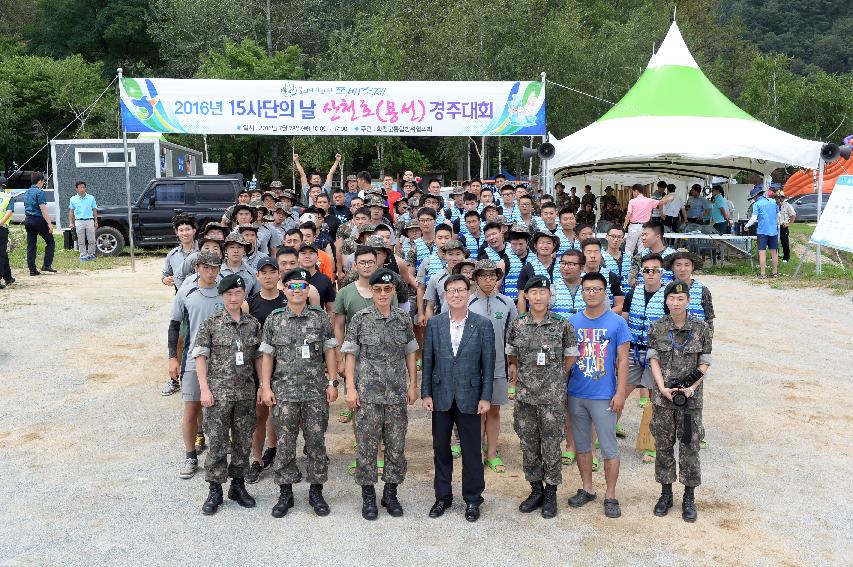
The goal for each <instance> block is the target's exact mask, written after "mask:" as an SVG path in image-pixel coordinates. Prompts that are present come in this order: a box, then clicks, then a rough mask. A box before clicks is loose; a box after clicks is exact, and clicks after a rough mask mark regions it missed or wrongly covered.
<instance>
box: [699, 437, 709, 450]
mask: <svg viewBox="0 0 853 567" xmlns="http://www.w3.org/2000/svg"><path fill="white" fill-rule="evenodd" d="M699 448H700V449H707V448H708V441H706V440H705V439H702V442H701V443H699Z"/></svg>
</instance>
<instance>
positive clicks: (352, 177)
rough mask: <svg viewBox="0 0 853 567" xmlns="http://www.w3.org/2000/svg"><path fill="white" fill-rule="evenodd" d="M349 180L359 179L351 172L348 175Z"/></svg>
mask: <svg viewBox="0 0 853 567" xmlns="http://www.w3.org/2000/svg"><path fill="white" fill-rule="evenodd" d="M347 181H358V176H357V175H353V174H352V173H350V174H349V175H347Z"/></svg>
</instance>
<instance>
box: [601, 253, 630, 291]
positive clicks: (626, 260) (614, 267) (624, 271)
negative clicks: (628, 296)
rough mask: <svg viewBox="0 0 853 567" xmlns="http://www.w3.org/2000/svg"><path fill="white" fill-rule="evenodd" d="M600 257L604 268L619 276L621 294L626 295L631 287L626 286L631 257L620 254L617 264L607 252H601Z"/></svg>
mask: <svg viewBox="0 0 853 567" xmlns="http://www.w3.org/2000/svg"><path fill="white" fill-rule="evenodd" d="M601 257H602V258H603V260H604V267H606V268H607V269H608V270H610V271H611V272H613V273H614V274H616V275H617V276H619V282H620V283H621V284H622V293H623V294H624V293H628V290H629V289H631V286H630V285H629V284H628V278H629V277H630V276H631V255H630V254H622V259H621V261H620V262H617V261H616V258H614V257H613V256H611V255H610V253H609V252H607V251H603V252H602V253H601ZM611 301H612V300H611Z"/></svg>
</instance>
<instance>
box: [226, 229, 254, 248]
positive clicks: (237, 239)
mask: <svg viewBox="0 0 853 567" xmlns="http://www.w3.org/2000/svg"><path fill="white" fill-rule="evenodd" d="M232 242H234V243H237V244H241V245H242V246H243V247H244V248H246V247H248V246H249V243H248V242H246V239H245V238H243V235H242V234H241V233H239V232H232V233H231V234H229V235H228V236H226V237H225V242H224V243H223V244H222V246H223V248H228V245H229V244H231V243H232Z"/></svg>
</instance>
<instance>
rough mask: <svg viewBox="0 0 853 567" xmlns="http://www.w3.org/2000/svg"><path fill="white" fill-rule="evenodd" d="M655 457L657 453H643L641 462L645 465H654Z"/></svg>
mask: <svg viewBox="0 0 853 567" xmlns="http://www.w3.org/2000/svg"><path fill="white" fill-rule="evenodd" d="M657 456H658V453H657V451H643V462H644V463H647V464H651V463H654V462H655V459H656V458H657Z"/></svg>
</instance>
